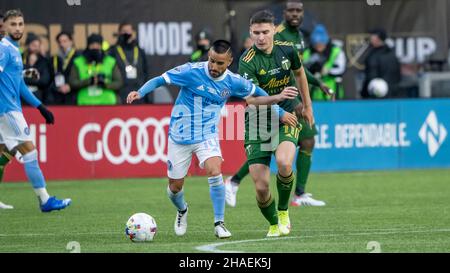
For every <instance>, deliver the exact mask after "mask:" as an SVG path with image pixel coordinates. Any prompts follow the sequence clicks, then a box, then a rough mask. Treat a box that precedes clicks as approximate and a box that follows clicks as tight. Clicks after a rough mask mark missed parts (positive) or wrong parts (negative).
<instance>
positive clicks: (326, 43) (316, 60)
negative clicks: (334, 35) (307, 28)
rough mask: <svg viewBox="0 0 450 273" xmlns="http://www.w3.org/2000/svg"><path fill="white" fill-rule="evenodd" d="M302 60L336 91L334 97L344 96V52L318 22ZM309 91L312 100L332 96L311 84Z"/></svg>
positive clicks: (315, 74)
mask: <svg viewBox="0 0 450 273" xmlns="http://www.w3.org/2000/svg"><path fill="white" fill-rule="evenodd" d="M303 62H304V64H305V66H306V68H308V70H309V71H310V72H311V73H312V74H313V75H314V76H315V77H316V78H318V79H320V80H321V81H322V82H323V83H325V85H326V86H327V87H329V88H331V89H333V90H334V91H335V92H336V93H335V94H336V95H335V96H336V98H338V99H343V98H344V88H343V86H342V75H343V74H344V72H345V66H346V58H345V54H344V52H343V50H342V48H341V47H339V46H338V45H335V44H333V42H332V41H331V39H330V37H329V36H328V33H327V30H326V29H325V27H324V26H323V25H321V24H318V25H317V26H316V27H315V28H314V30H313V32H312V33H311V47H310V48H308V49H306V50H305V52H304V53H303ZM310 92H311V98H312V99H313V100H329V99H331V98H332V97H331V96H330V95H327V94H326V93H324V92H323V91H322V90H321V89H320V88H318V87H316V86H311V91H310Z"/></svg>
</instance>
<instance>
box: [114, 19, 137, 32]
mask: <svg viewBox="0 0 450 273" xmlns="http://www.w3.org/2000/svg"><path fill="white" fill-rule="evenodd" d="M124 26H131V27H133V24H132V23H130V22H128V21H123V22H121V23H120V24H119V28H118V29H117V30H118V31H120V30H121V29H122V28H123V27H124ZM133 29H134V27H133Z"/></svg>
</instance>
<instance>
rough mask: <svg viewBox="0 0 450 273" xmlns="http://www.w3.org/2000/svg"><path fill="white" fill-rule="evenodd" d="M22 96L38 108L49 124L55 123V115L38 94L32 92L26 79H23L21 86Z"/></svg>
mask: <svg viewBox="0 0 450 273" xmlns="http://www.w3.org/2000/svg"><path fill="white" fill-rule="evenodd" d="M20 96H21V97H22V98H23V99H24V100H25V101H26V102H27V103H28V104H29V105H31V106H33V107H35V108H37V109H38V110H39V112H40V113H41V115H42V116H43V117H44V119H45V123H47V124H54V123H55V117H54V116H53V113H52V112H50V111H49V110H48V109H47V107H45V106H44V104H42V102H41V101H40V100H39V99H38V98H36V96H35V95H34V94H33V93H31V92H30V90H29V89H28V87H27V86H26V84H25V81H24V80H22V82H21V86H20Z"/></svg>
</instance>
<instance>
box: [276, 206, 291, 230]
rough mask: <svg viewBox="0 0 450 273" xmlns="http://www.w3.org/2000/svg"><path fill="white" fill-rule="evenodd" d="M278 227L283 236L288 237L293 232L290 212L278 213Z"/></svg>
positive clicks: (281, 211)
mask: <svg viewBox="0 0 450 273" xmlns="http://www.w3.org/2000/svg"><path fill="white" fill-rule="evenodd" d="M278 227H279V229H280V234H281V235H288V234H289V233H290V232H291V220H289V211H287V210H280V211H278Z"/></svg>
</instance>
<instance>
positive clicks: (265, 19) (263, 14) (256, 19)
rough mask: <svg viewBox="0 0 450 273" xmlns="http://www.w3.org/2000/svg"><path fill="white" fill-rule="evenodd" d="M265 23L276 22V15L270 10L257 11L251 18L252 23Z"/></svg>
mask: <svg viewBox="0 0 450 273" xmlns="http://www.w3.org/2000/svg"><path fill="white" fill-rule="evenodd" d="M264 23H269V24H275V16H274V15H273V13H272V12H270V11H269V10H260V11H257V12H256V13H254V14H253V15H252V17H251V18H250V25H253V24H264Z"/></svg>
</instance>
